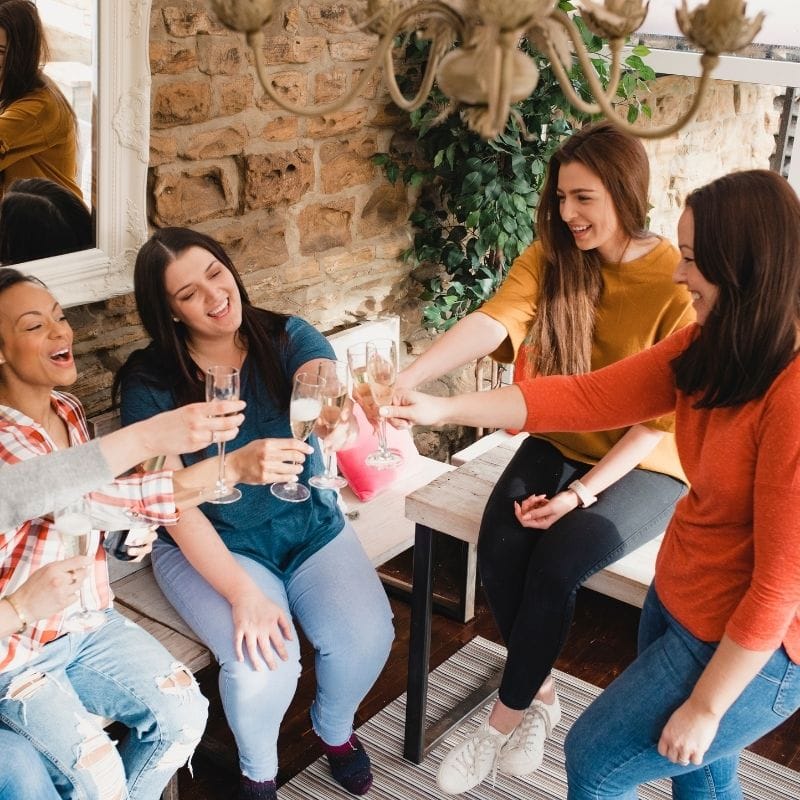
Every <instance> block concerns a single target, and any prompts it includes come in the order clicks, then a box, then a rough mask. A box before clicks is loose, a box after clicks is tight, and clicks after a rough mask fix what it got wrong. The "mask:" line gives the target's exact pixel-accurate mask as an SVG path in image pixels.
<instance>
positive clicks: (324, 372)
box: [308, 361, 348, 489]
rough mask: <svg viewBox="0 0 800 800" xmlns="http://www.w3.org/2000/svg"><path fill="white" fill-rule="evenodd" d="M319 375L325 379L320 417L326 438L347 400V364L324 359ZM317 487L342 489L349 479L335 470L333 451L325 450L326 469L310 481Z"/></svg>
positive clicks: (321, 435)
mask: <svg viewBox="0 0 800 800" xmlns="http://www.w3.org/2000/svg"><path fill="white" fill-rule="evenodd" d="M318 374H319V376H320V377H321V378H322V379H323V380H324V381H325V386H324V387H323V389H322V397H321V399H322V412H321V414H320V417H319V422H320V425H319V427H318V431H319V435H320V437H321V438H323V439H324V438H325V437H326V436H327V435H328V434H329V433H330V432H331V431H332V430H333V429H334V428H335V427H336V423H337V422H338V421H339V417H340V416H341V415H342V409H343V408H344V406H345V403H346V402H347V374H348V369H347V364H345V363H344V362H343V361H324V362H323V363H322V364H320V367H319V373H318ZM308 482H309V483H310V484H311V485H312V486H315V487H316V488H317V489H341V488H342V486H347V481H346V480H345V479H344V478H342V477H341V476H339V475H337V474H336V473H335V472H334V471H333V452H332V451H326V452H325V471H324V472H323V473H322V475H314V476H313V477H312V478H309V481H308Z"/></svg>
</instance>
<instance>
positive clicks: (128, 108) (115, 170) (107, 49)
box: [20, 0, 151, 307]
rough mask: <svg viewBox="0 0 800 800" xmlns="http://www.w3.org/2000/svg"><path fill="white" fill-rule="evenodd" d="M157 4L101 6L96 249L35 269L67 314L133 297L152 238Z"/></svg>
mask: <svg viewBox="0 0 800 800" xmlns="http://www.w3.org/2000/svg"><path fill="white" fill-rule="evenodd" d="M150 5H151V0H115V2H113V3H108V2H102V3H101V2H100V1H99V0H98V13H97V37H98V47H97V62H98V68H97V74H96V78H97V84H96V85H97V97H96V104H97V117H96V119H97V125H96V129H95V130H96V133H95V137H96V141H97V150H96V153H95V155H96V163H94V164H93V168H94V180H95V186H96V197H95V211H96V232H97V247H95V248H93V249H91V250H84V251H82V252H79V253H69V254H67V255H63V256H56V257H55V258H43V259H40V260H38V261H30V262H27V263H26V264H24V265H20V268H21V269H22V270H23V271H24V272H27V273H30V274H32V275H36V277H38V278H40V279H41V280H43V281H44V282H45V283H46V284H47V286H48V288H49V289H50V290H51V291H52V292H53V294H54V295H55V296H56V297H57V298H58V300H59V302H60V303H61V305H62V306H63V307H68V306H75V305H79V304H81V303H91V302H95V301H99V300H105V299H107V298H109V297H113V296H114V295H119V294H125V293H126V292H130V291H131V290H132V289H133V262H134V259H135V257H136V252H137V250H138V249H139V247H140V246H141V245H142V243H143V242H144V241H145V239H146V238H147V198H146V192H147V167H148V163H149V150H150V59H149V52H148V43H149V30H150Z"/></svg>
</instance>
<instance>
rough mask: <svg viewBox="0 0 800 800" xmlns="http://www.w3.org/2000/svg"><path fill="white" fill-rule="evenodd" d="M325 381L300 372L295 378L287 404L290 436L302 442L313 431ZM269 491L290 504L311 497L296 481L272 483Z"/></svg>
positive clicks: (318, 413) (320, 406) (320, 405)
mask: <svg viewBox="0 0 800 800" xmlns="http://www.w3.org/2000/svg"><path fill="white" fill-rule="evenodd" d="M324 386H325V381H324V379H323V378H320V377H318V376H316V375H310V374H308V373H306V372H301V373H300V374H298V375H296V376H295V379H294V385H293V386H292V399H291V401H290V403H289V425H290V426H291V428H292V436H293V437H294V438H295V439H299V440H300V441H301V442H304V441H305V440H306V439H307V438H308V437H309V436H310V435H311V431H313V430H314V426H315V425H316V424H317V419H318V417H319V415H320V413H321V412H322V399H321V397H322V390H323V388H324ZM270 491H271V492H272V494H274V495H275V497H279V498H280V499H281V500H287V501H288V502H290V503H302V502H303V501H304V500H308V498H309V497H311V492H309V491H308V488H307V487H305V486H303V485H302V484H301V483H299V482H298V481H297V480H293V481H284V482H282V483H273V484H272V486H270Z"/></svg>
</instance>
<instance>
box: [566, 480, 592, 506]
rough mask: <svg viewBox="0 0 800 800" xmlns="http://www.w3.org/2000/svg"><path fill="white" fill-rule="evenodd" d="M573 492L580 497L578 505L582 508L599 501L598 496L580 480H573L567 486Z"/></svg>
mask: <svg viewBox="0 0 800 800" xmlns="http://www.w3.org/2000/svg"><path fill="white" fill-rule="evenodd" d="M567 489H569V490H570V491H572V492H575V494H576V495H577V497H578V505H579V506H580V507H581V508H588V507H589V506H590V505H592V504H593V503H596V502H597V496H596V495H593V494H592V493H591V492H590V491H589V490H588V489H587V488H586V487H585V486H584V485H583V484H582V483H581V482H580V481H572V483H571V484H570V485H569V486H567Z"/></svg>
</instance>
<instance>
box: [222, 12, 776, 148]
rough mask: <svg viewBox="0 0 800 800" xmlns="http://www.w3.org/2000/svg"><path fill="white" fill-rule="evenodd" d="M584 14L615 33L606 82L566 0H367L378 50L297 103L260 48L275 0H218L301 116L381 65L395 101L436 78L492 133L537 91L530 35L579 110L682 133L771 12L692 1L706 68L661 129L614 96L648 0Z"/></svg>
mask: <svg viewBox="0 0 800 800" xmlns="http://www.w3.org/2000/svg"><path fill="white" fill-rule="evenodd" d="M581 5H582V11H581V16H582V18H583V20H584V22H585V23H586V25H587V26H588V27H589V29H590V30H591V32H592V33H594V34H596V35H598V36H601V37H602V38H604V39H607V40H608V42H609V51H610V54H611V79H610V82H609V83H608V85H607V86H606V87H605V88H603V86H602V84H601V82H600V79H599V78H598V76H597V73H596V71H595V69H594V67H593V66H592V63H591V60H590V58H589V54H588V53H587V51H586V47H585V46H584V44H583V41H582V38H581V35H580V33H579V31H578V29H577V28H576V26H575V24H574V22H573V21H572V20H571V19H570V17H569V16H568V15H567V14H566V13H564V12H563V11H561V10H560V9H559V8H558V0H367V8H366V20H365V21H364V23H362V25H361V26H360V27H362V28H364V29H365V30H368V31H370V32H371V33H375V34H377V36H378V37H379V38H378V43H377V46H376V48H375V53H374V54H373V56H372V58H371V59H370V61H369V64H368V65H367V67H366V69H364V70H363V72H362V74H361V76H360V77H359V79H358V80H357V81H356V82H355V83H354V85H353V86H352V87H351V88H350V91H349V92H347V93H346V94H344V95H343V96H341V97H339V98H337V99H336V100H334V101H332V102H330V103H324V104H319V105H315V106H297V105H294V104H293V103H289V102H287V101H286V100H285V99H283V98H282V97H281V95H280V94H279V93H278V92H277V91H276V90H275V88H274V86H273V84H272V81H271V79H270V76H269V75H268V74H267V71H266V66H265V64H264V58H263V53H262V49H263V46H264V34H263V33H262V30H261V28H262V26H263V25H264V24H265V23H266V22H267V21H268V20H269V19H270V17H271V16H272V11H273V0H211V6H212V8H213V9H214V11H215V13H216V14H217V16H218V17H219V19H220V21H221V22H222V23H223V24H224V25H225V26H227V27H228V28H231V29H233V30H236V31H239V32H241V33H244V34H246V36H247V42H248V44H249V45H250V47H251V48H252V50H253V55H254V59H255V65H256V70H257V73H258V77H259V80H260V82H261V84H262V86H263V87H264V91H265V92H266V94H267V95H268V96H269V98H270V99H271V100H272V101H273V102H274V103H276V104H277V105H278V106H280V107H281V108H283V109H284V110H286V111H288V112H291V113H294V114H299V115H301V116H309V117H313V116H321V115H323V114H330V113H332V112H334V111H338V110H339V109H341V108H342V107H344V106H345V105H347V104H348V103H349V102H350V101H351V100H353V99H354V98H355V97H357V96H358V94H359V92H361V90H362V89H363V88H364V87H365V86H366V84H367V83H368V82H369V80H370V78H371V77H372V75H373V73H374V72H375V70H376V69H377V68H378V67H379V66H380V65H381V64H382V63H383V64H384V75H385V79H386V84H387V88H388V90H389V94H390V96H391V98H392V100H393V101H394V103H395V104H396V105H397V106H399V107H400V108H402V109H404V110H406V111H414V110H415V109H417V108H419V107H420V106H421V105H422V104H423V103H424V102H425V100H426V98H427V96H428V94H429V93H430V90H431V87H432V86H433V82H434V80H436V81H437V82H438V84H439V88H440V89H441V90H442V92H443V93H444V94H445V95H446V96H447V97H448V98H449V100H450V103H449V105H448V107H447V109H446V112H448V113H449V112H450V111H454V110H456V109H459V110H460V111H461V113H462V115H463V116H464V118H465V120H466V122H467V124H468V125H469V127H470V128H472V129H473V130H474V131H475V132H476V133H478V134H479V135H480V136H482V137H483V138H484V139H491V138H493V137H495V136H497V135H498V134H499V133H501V132H502V131H503V130H504V128H505V126H506V123H507V122H508V118H509V115H510V114H512V113H513V109H512V108H511V106H512V105H513V104H514V103H516V102H518V101H520V100H522V99H524V98H526V97H528V96H529V95H530V94H531V92H533V90H534V89H535V88H536V84H537V82H538V80H539V71H538V69H537V67H536V65H535V64H534V62H533V60H532V59H531V58H530V57H529V56H528V55H526V54H525V53H523V52H522V51H521V50H520V49H519V46H518V45H519V42H520V39H521V38H523V37H525V38H527V39H528V40H529V41H530V42H532V43H533V44H534V45H535V46H536V48H537V49H538V50H539V51H540V52H541V53H542V54H543V55H544V56H545V58H546V59H547V60H548V61H549V62H550V64H551V66H552V69H553V72H554V74H555V76H556V78H557V80H558V82H559V84H560V86H561V89H562V91H563V92H564V95H565V96H566V98H567V99H568V100H569V102H570V103H571V104H572V106H573V107H574V108H576V109H577V110H579V111H581V112H584V113H587V114H603V115H604V116H606V117H607V118H608V119H609V120H611V121H612V122H613V123H614V124H616V125H619V126H620V127H622V128H625V129H627V130H629V131H630V132H632V133H634V134H636V135H637V136H642V137H644V138H649V139H656V138H662V137H665V136H669V135H671V134H673V133H675V132H676V131H678V130H680V129H681V128H682V127H683V126H684V125H686V124H687V123H688V122H689V121H690V120H691V119H692V118H693V117H694V116H695V114H696V113H697V111H698V109H699V108H700V106H701V104H702V102H703V98H704V96H705V92H706V89H707V87H708V83H709V79H710V77H711V72H712V71H713V69H714V68H715V67H716V65H717V64H718V62H719V55H720V53H724V52H736V51H738V50H741V49H742V48H744V47H746V46H747V45H748V44H750V43H751V42H752V40H753V38H754V37H755V35H756V34H757V33H758V31H759V30H760V28H761V24H762V22H763V19H764V14H763V13H760V14H758V15H756V17H755V18H754V19H747V18H746V16H745V14H746V7H745V2H744V0H708V2H707V3H705V4H703V5H699V6H697V7H696V8H695V9H694V10H691V11H690V10H689V9H688V7H687V5H686V0H682V6H681V8H679V9H677V10H676V17H677V21H678V26H679V27H680V30H681V32H682V33H683V35H684V36H685V37H686V39H688V40H689V41H690V42H692V43H693V44H694V45H696V46H697V47H698V48H699V49H700V50H702V51H703V54H702V55H701V56H700V62H701V65H702V75H701V78H700V85H699V87H698V90H697V92H696V93H695V97H694V101H693V103H692V105H691V108H690V109H689V110H688V111H687V113H686V114H685V115H684V116H683V117H682V118H680V119H678V120H676V121H675V122H674V123H671V124H669V125H667V126H664V127H661V128H640V127H637V126H634V125H631V124H629V123H628V122H627V121H625V120H623V119H622V118H621V117H620V116H619V115H618V114H617V113H615V111H614V108H613V101H612V98H613V97H614V96H615V94H616V90H617V84H618V82H619V79H620V75H621V72H622V48H623V45H624V43H625V40H626V38H627V37H628V36H629V35H630V34H632V33H633V32H634V31H635V30H636V29H637V28H638V27H639V26H640V25H641V24H642V23H643V22H644V19H645V17H646V16H647V10H648V0H604V3H603V5H600V4H599V2H593V0H581ZM407 31H417V33H418V34H419V35H420V36H421V37H422V38H425V39H429V40H430V41H431V48H430V57H429V60H428V64H427V68H426V70H425V74H424V76H423V78H422V83H421V86H420V88H419V90H418V91H417V93H416V95H415V96H414V97H411V98H408V97H405V96H404V95H403V93H402V92H401V91H400V88H399V86H398V85H397V79H396V77H395V71H394V62H393V58H392V49H393V45H394V40H395V37H396V36H397V35H398V34H399V33H402V32H407ZM573 57H576V58H577V60H578V63H579V65H580V68H581V70H582V71H583V73H584V75H585V76H586V78H587V80H588V83H589V87H590V89H591V92H592V95H593V97H594V103H587V102H586V101H584V100H583V99H582V98H580V97H579V96H578V95H577V93H576V92H575V90H574V89H573V87H572V84H571V82H570V79H569V76H568V72H569V70H570V69H571V68H572V65H573Z"/></svg>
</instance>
